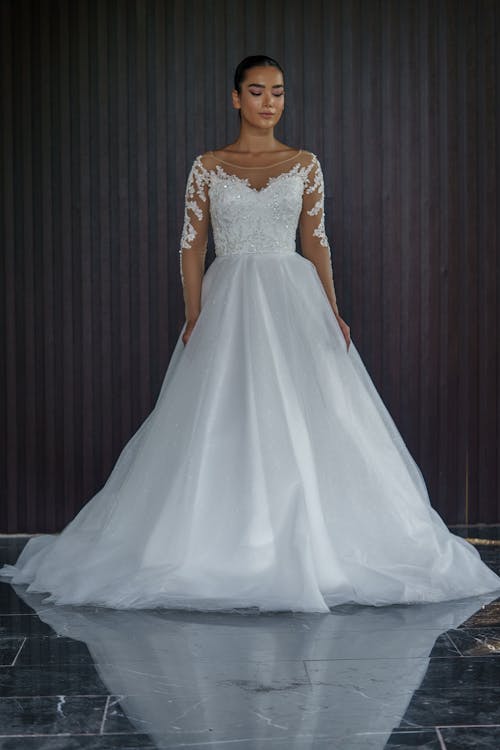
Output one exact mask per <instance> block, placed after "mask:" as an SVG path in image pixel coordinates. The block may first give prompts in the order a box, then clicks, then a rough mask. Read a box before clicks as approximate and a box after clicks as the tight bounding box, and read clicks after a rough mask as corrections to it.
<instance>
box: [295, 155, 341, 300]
mask: <svg viewBox="0 0 500 750" xmlns="http://www.w3.org/2000/svg"><path fill="white" fill-rule="evenodd" d="M324 190H325V189H324V181H323V172H322V170H321V165H320V163H319V161H318V158H317V157H316V156H315V155H314V154H313V155H312V158H311V162H310V164H309V167H308V169H307V178H306V180H305V186H304V193H303V196H302V211H301V214H300V220H299V235H300V246H301V249H302V254H303V255H304V257H305V258H307V259H308V260H310V261H311V262H312V263H314V265H315V266H316V271H317V272H318V276H319V277H320V279H321V282H322V284H323V287H324V289H325V292H326V295H327V297H328V300H329V302H330V305H331V307H332V309H333V311H334V313H335V314H336V315H340V313H339V309H338V306H337V296H336V293H335V285H334V281H333V269H332V258H331V252H330V244H329V242H328V238H327V236H326V232H325V215H324V214H325V208H324Z"/></svg>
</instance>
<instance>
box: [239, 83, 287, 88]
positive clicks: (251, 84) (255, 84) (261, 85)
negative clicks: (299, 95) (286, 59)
mask: <svg viewBox="0 0 500 750" xmlns="http://www.w3.org/2000/svg"><path fill="white" fill-rule="evenodd" d="M248 85H249V86H257V88H259V89H265V88H266V87H265V86H264V84H263V83H249V84H248ZM284 87H285V84H284V83H275V84H274V86H271V88H273V89H281V88H284Z"/></svg>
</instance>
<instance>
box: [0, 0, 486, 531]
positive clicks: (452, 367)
mask: <svg viewBox="0 0 500 750" xmlns="http://www.w3.org/2000/svg"><path fill="white" fill-rule="evenodd" d="M499 15H500V6H498V3H497V2H495V0H481V2H469V0H439V2H437V3H436V2H432V0H405V2H400V1H399V0H332V1H331V2H330V1H329V0H328V1H327V0H309V1H308V2H306V0H253V1H251V0H231V2H228V0H151V1H150V2H144V1H143V0H100V2H94V0H75V1H74V2H66V0H61V1H60V2H48V0H4V2H2V3H0V47H1V48H0V61H1V69H0V95H1V101H2V105H1V106H2V117H1V118H0V156H1V174H0V186H1V195H0V230H1V238H0V241H1V246H2V258H1V263H0V271H1V274H2V278H1V287H0V294H1V299H2V307H1V312H0V326H1V334H2V335H1V338H0V346H1V347H2V350H1V355H0V387H1V388H2V392H3V399H2V401H1V403H0V422H1V424H0V434H1V436H2V440H1V442H0V453H1V458H0V461H1V466H2V469H1V472H0V481H1V487H0V492H1V498H0V531H6V532H25V531H28V532H34V531H55V530H58V529H61V528H62V527H63V526H64V525H65V524H66V523H67V522H68V521H69V520H71V519H72V518H73V517H74V515H75V514H76V512H77V511H78V509H79V508H80V507H82V505H83V504H84V503H85V502H86V501H87V500H89V499H90V497H92V496H93V495H94V494H95V492H97V491H98V489H99V488H100V487H101V486H102V485H103V484H104V482H105V481H106V479H107V477H108V475H109V472H110V471H111V469H112V467H113V465H114V462H115V461H116V459H117V457H118V455H119V453H120V451H121V449H122V448H123V447H124V445H125V443H126V442H127V441H128V440H129V439H130V437H131V436H132V435H133V433H134V432H135V430H136V429H137V428H138V427H139V426H140V424H141V423H142V421H143V420H144V418H145V417H146V416H147V414H148V413H149V412H150V410H151V408H152V407H153V406H154V403H155V401H156V398H157V396H158V393H159V389H160V387H161V383H162V381H163V377H164V374H165V370H166V368H167V366H168V362H169V358H170V355H171V353H172V351H173V348H174V346H175V343H176V341H177V338H178V335H179V333H180V330H181V327H182V324H183V322H184V303H183V298H182V288H181V285H180V275H179V254H178V247H179V240H180V232H181V229H182V222H183V212H184V203H183V201H184V189H185V183H186V178H187V173H188V169H189V168H190V166H191V163H192V160H193V158H194V156H195V155H196V154H198V153H201V152H203V151H204V150H207V149H211V148H217V147H220V146H222V145H223V144H225V143H228V142H231V141H233V140H234V139H235V137H236V136H237V133H238V117H237V113H236V112H235V111H234V110H233V109H232V107H231V89H232V85H233V80H232V76H233V72H234V68H235V66H236V64H237V63H238V62H239V60H240V59H241V58H242V57H244V56H245V55H247V54H255V53H259V52H263V53H267V54H269V55H271V56H273V57H276V58H277V59H278V60H279V61H280V62H281V64H282V65H283V67H284V69H285V83H286V107H285V113H284V116H283V118H282V121H281V123H280V125H279V127H278V129H277V132H276V135H277V136H278V137H279V138H280V139H282V140H284V141H285V142H287V143H289V144H290V145H293V146H297V147H302V148H305V149H309V150H311V151H314V152H315V153H316V154H318V156H319V157H320V159H321V162H322V166H323V172H324V177H325V207H326V228H327V232H328V236H329V239H330V244H331V247H332V259H333V268H334V274H335V284H336V289H337V296H338V300H339V306H340V309H341V312H342V313H343V316H344V318H345V319H346V320H347V322H348V323H349V325H350V326H351V334H352V337H353V341H354V342H355V344H356V347H357V348H358V350H359V352H360V354H361V356H362V358H363V361H364V362H365V364H366V367H367V370H368V372H369V373H370V375H371V377H372V379H373V382H374V384H375V386H376V387H377V389H378V391H379V393H380V395H381V397H382V399H383V400H384V402H385V404H386V405H387V407H388V409H389V411H390V413H391V415H392V417H393V419H394V421H395V423H396V425H397V427H398V428H399V429H400V431H401V434H402V436H403V438H404V440H405V441H406V444H407V446H408V448H409V450H410V452H411V454H412V455H413V457H414V458H415V461H416V462H417V464H418V465H419V466H420V468H421V470H422V474H423V476H424V479H425V481H426V484H427V487H428V490H429V495H430V498H431V501H432V504H433V505H434V507H435V508H436V509H437V510H438V511H439V512H440V513H441V514H442V515H443V517H444V518H445V520H446V521H447V522H449V523H456V522H466V521H469V522H477V521H482V522H490V523H491V522H498V521H499V519H500V492H499V474H498V465H499V461H500V446H499V440H498V432H499V424H500V403H499V401H500V400H499V397H498V393H499V385H500V360H499V347H498V336H499V315H500V305H499V295H498V279H499V273H498V245H499V237H498V234H499V233H498V229H497V216H498V215H499V211H500V198H499V191H498V189H497V188H498V185H497V183H498V178H497V175H498V173H499V172H498V171H499V168H500V149H499V148H498V146H497V144H498V142H499V139H500V125H499V116H498V114H499V102H500V42H499V38H498V37H499V34H498V29H499ZM298 249H299V250H300V247H298ZM213 257H214V248H213V242H212V239H211V240H210V243H209V250H208V254H207V264H209V263H210V262H211V261H212V259H213Z"/></svg>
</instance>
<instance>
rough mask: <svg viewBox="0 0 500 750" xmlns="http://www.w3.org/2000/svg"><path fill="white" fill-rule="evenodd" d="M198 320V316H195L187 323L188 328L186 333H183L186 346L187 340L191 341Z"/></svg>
mask: <svg viewBox="0 0 500 750" xmlns="http://www.w3.org/2000/svg"><path fill="white" fill-rule="evenodd" d="M197 320H198V318H195V319H194V320H188V322H187V323H186V328H185V330H184V333H183V334H182V341H183V343H184V346H186V344H187V342H188V341H189V337H190V336H191V334H192V332H193V328H194V327H195V325H196V321H197Z"/></svg>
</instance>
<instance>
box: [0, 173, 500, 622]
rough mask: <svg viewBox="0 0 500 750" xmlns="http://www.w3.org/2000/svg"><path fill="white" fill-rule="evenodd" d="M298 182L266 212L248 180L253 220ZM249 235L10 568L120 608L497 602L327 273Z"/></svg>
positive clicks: (219, 260)
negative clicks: (340, 318) (142, 408)
mask: <svg viewBox="0 0 500 750" xmlns="http://www.w3.org/2000/svg"><path fill="white" fill-rule="evenodd" d="M296 174H297V173H296V172H295V176H296ZM228 184H229V185H234V181H232V182H231V181H230V182H229V183H226V186H227V185H228ZM293 184H295V183H293ZM293 184H287V183H286V180H281V181H280V180H277V179H276V180H274V181H273V182H272V186H273V187H272V190H271V191H270V193H269V194H268V195H267V196H266V201H265V203H264V201H262V203H258V201H259V200H260V199H259V197H258V193H257V191H255V192H253V191H252V190H247V191H246V192H245V191H244V190H240V187H241V186H238V190H237V196H238V198H239V197H240V196H243V199H244V200H245V201H246V203H245V205H248V204H250V202H252V203H251V205H252V206H253V213H252V211H250V212H249V213H248V212H247V214H245V216H248V217H249V221H250V220H254V219H255V215H256V214H258V213H259V212H260V213H262V214H264V205H266V206H267V205H269V204H272V201H271V197H272V199H273V200H274V201H278V200H280V199H281V197H282V196H284V197H283V200H284V201H285V200H286V201H288V203H287V206H289V203H290V200H291V199H290V194H291V193H293V191H291V187H292V186H293ZM284 186H286V188H287V189H286V190H283V187H284ZM223 187H224V186H223ZM220 193H221V194H222V193H223V191H222V189H221V191H220ZM226 194H227V193H224V195H226ZM235 195H236V193H235ZM298 197H299V198H300V191H299V192H298ZM216 198H217V194H216V193H214V195H213V196H212V208H213V204H214V202H215V200H216ZM221 200H222V198H221ZM272 210H273V211H275V210H276V202H275V203H274V208H272ZM287 210H288V209H287ZM243 220H244V218H242V221H243ZM253 223H254V222H253ZM233 224H234V222H233ZM238 229H240V228H239V227H238ZM293 229H294V230H295V228H294V227H293ZM240 234H241V232H240ZM240 234H239V235H238V237H237V238H236V239H235V241H234V247H235V248H236V252H233V253H227V254H220V255H216V257H215V259H214V260H213V262H212V263H211V264H210V265H209V267H208V269H207V271H206V273H205V275H204V277H203V282H202V292H201V314H200V316H199V318H198V320H197V322H196V325H195V327H194V329H193V331H192V334H191V336H190V339H189V341H188V343H187V345H186V346H185V345H184V344H183V342H182V334H183V332H184V328H183V329H182V331H181V332H180V334H179V338H178V340H177V343H176V345H175V348H174V350H173V353H172V356H171V359H170V362H169V365H168V368H167V371H166V374H165V377H164V381H163V384H162V387H161V391H160V393H159V396H158V398H157V401H156V404H155V406H154V408H153V410H152V412H151V413H150V414H149V416H148V417H147V418H146V420H145V421H144V422H143V423H142V425H141V426H140V428H139V429H138V430H137V432H136V433H135V434H134V435H133V436H132V438H131V439H130V440H129V441H128V443H127V444H126V445H125V447H124V448H123V450H122V452H121V454H120V456H119V458H118V460H117V462H116V464H115V466H114V468H113V470H112V472H111V474H110V476H109V477H108V480H107V482H106V483H105V485H104V486H103V487H102V489H101V490H100V491H99V492H98V493H97V494H96V495H95V496H94V497H93V498H91V499H90V500H89V501H88V502H87V504H86V505H84V507H83V508H82V509H81V511H80V512H79V513H78V514H77V515H76V517H75V518H74V519H73V520H72V521H71V522H70V523H69V524H68V526H66V528H65V529H64V530H63V532H62V533H61V534H58V535H57V534H43V535H40V536H35V537H33V538H31V539H30V540H29V541H28V543H27V545H26V546H25V548H24V549H23V551H22V552H21V554H20V556H19V558H18V560H17V562H16V564H15V565H14V566H4V567H3V568H2V569H1V571H0V574H1V575H3V576H7V577H9V578H10V579H11V581H12V582H13V583H25V584H28V588H27V591H28V592H48V594H49V595H48V596H47V597H46V598H45V599H44V601H46V602H54V603H58V604H96V605H103V606H107V607H114V608H119V609H121V608H155V607H167V608H187V609H200V610H214V609H222V610H231V609H238V610H239V609H241V608H244V609H246V608H249V607H253V608H257V609H258V610H261V611H278V610H292V611H311V612H328V611H329V608H330V607H332V606H334V605H337V604H341V603H346V602H357V603H360V604H369V605H377V606H380V605H387V604H392V603H415V602H438V601H443V600H449V599H458V598H462V597H467V596H472V595H480V594H484V593H486V592H491V591H496V590H498V591H499V594H500V578H499V577H498V576H497V575H496V574H495V573H494V572H493V571H491V570H490V569H489V568H488V567H487V566H486V565H485V564H484V563H483V562H482V561H481V559H480V556H479V554H478V552H477V550H476V549H475V548H474V547H473V546H472V545H471V544H469V543H468V542H467V541H465V540H463V539H461V538H459V537H457V536H456V535H454V534H452V533H450V531H449V530H448V528H447V527H446V525H445V523H444V521H443V520H442V519H441V517H440V516H439V515H438V513H437V512H436V511H435V510H434V509H433V508H432V506H431V503H430V500H429V497H428V493H427V490H426V485H425V482H424V479H423V476H422V474H421V471H420V470H419V468H418V466H417V465H416V463H415V461H414V460H413V458H412V457H411V455H410V453H409V451H408V449H407V447H406V446H405V443H404V441H403V439H402V437H401V435H400V433H399V432H398V430H397V428H396V426H395V424H394V422H393V420H392V418H391V416H390V414H389V412H388V410H387V409H386V407H385V405H384V403H383V401H382V399H381V398H380V396H379V394H378V393H377V391H376V389H375V387H374V384H373V382H372V380H371V379H370V377H369V375H368V373H367V371H366V369H365V367H364V365H363V363H362V360H361V358H360V356H359V354H358V351H357V349H356V346H355V344H354V342H353V341H352V342H351V346H350V348H349V350H348V351H347V350H346V343H345V340H344V338H343V336H342V332H341V330H340V327H339V325H338V323H337V321H336V319H335V317H334V315H333V313H332V309H331V306H330V303H329V301H328V298H327V295H326V292H325V290H324V288H323V285H322V283H321V280H320V278H319V276H318V273H317V271H316V268H315V265H314V264H313V263H312V262H311V261H310V260H308V259H307V258H306V257H304V256H303V255H301V254H299V253H298V252H296V251H293V250H292V251H290V247H289V246H288V247H287V248H283V250H284V251H283V252H279V251H273V252H243V251H242V252H238V248H240V249H241V248H244V247H245V241H244V239H243V240H242V239H241V236H240ZM217 239H218V238H217V237H216V242H217ZM236 240H237V241H236ZM238 243H239V244H238ZM223 246H224V244H223V243H222V242H220V243H219V249H220V248H223ZM216 248H217V245H216ZM247 249H248V248H247ZM285 250H286V251H285ZM216 251H217V250H216Z"/></svg>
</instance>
